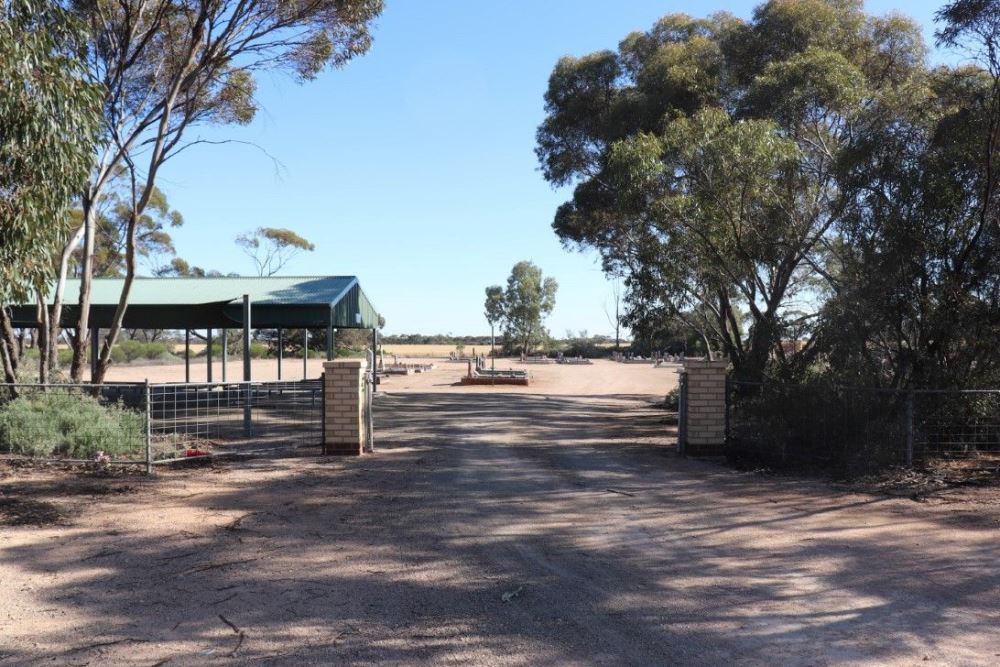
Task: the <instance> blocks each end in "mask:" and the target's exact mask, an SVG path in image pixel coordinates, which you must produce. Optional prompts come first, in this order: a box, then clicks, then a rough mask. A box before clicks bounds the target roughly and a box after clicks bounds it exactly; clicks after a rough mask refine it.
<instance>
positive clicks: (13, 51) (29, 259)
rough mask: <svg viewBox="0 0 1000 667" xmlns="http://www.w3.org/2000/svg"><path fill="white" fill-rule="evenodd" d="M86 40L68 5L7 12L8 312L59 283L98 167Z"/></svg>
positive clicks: (1, 82)
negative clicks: (72, 218) (77, 211)
mask: <svg viewBox="0 0 1000 667" xmlns="http://www.w3.org/2000/svg"><path fill="white" fill-rule="evenodd" d="M81 38H82V31H81V30H80V26H79V24H77V23H76V21H75V20H74V19H73V17H72V16H71V15H70V14H69V13H67V12H66V11H64V10H63V9H62V8H61V7H60V5H59V4H58V3H50V2H36V1H33V0H10V2H4V3H3V6H2V8H0V238H2V239H3V241H2V242H0V304H4V303H10V302H11V301H18V302H24V301H26V300H27V299H28V294H29V293H30V291H31V289H32V288H35V287H42V286H43V285H44V283H45V282H46V280H47V279H48V278H49V277H50V276H51V275H52V274H53V273H54V270H53V265H52V262H51V257H52V254H53V253H54V252H56V251H57V249H58V248H60V247H61V244H62V243H64V242H65V241H66V239H67V238H68V236H69V233H70V229H69V228H68V225H63V224H59V222H57V221H61V220H63V214H64V211H65V209H66V207H67V205H68V204H69V202H70V199H71V198H72V197H73V196H75V195H76V194H77V193H78V192H79V190H80V188H81V186H82V185H83V183H84V182H85V180H86V176H87V172H88V171H89V169H90V166H91V164H92V163H93V154H94V153H93V151H94V145H95V142H96V139H97V130H98V123H99V115H98V114H99V111H100V93H101V91H100V89H99V88H98V87H97V86H95V85H93V84H92V83H90V82H88V81H87V77H86V74H85V71H84V62H83V60H82V59H81V58H80V56H81V55H82V51H81V50H80V47H79V44H80V40H81Z"/></svg>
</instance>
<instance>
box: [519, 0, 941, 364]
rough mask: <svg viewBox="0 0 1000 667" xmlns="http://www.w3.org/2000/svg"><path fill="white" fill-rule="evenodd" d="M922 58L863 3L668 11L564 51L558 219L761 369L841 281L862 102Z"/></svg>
mask: <svg viewBox="0 0 1000 667" xmlns="http://www.w3.org/2000/svg"><path fill="white" fill-rule="evenodd" d="M924 60H925V48H924V46H923V43H922V41H921V37H920V31H919V29H918V28H917V26H915V25H914V24H913V23H912V22H910V21H908V20H905V19H902V18H900V17H896V16H890V17H875V16H869V15H867V14H865V13H864V11H863V9H862V3H861V2H860V1H854V0H773V1H771V2H768V3H765V4H763V5H761V6H759V7H758V8H757V9H756V10H755V12H754V14H753V17H752V19H751V20H750V21H746V22H745V21H742V20H739V19H737V18H734V17H732V16H730V15H727V14H717V15H714V16H712V17H710V18H706V19H695V18H691V17H688V16H684V15H670V16H667V17H665V18H663V19H662V20H661V21H659V22H658V23H657V24H656V25H655V26H654V27H653V28H652V29H651V30H650V31H648V32H645V33H635V34H632V35H629V36H627V37H626V38H625V39H624V40H623V41H622V42H621V43H620V44H619V47H618V49H617V51H603V52H599V53H594V54H590V55H587V56H583V57H580V58H563V59H562V60H560V61H559V63H558V64H557V65H556V67H555V70H554V71H553V73H552V76H551V78H550V81H549V88H548V91H547V93H546V96H545V101H546V110H547V116H546V118H545V120H544V122H543V123H542V125H541V126H540V127H539V130H538V146H537V151H536V152H537V154H538V157H539V160H540V162H541V165H542V170H543V173H544V175H545V176H546V178H547V179H548V180H549V181H550V182H551V183H553V184H555V185H566V184H574V185H575V190H574V193H573V198H572V200H570V201H568V202H567V203H565V204H564V205H562V206H561V207H560V208H559V210H558V211H557V213H556V216H555V220H554V223H553V227H554V229H555V231H556V233H557V234H558V235H559V236H560V238H561V239H562V240H563V242H564V244H566V245H569V246H578V247H584V248H596V249H597V250H598V251H599V252H600V253H601V256H602V258H603V261H604V266H605V268H606V270H608V271H609V272H621V273H623V274H624V275H625V280H626V286H627V287H628V289H629V290H633V291H638V292H640V293H641V295H642V298H641V299H633V302H639V303H646V304H650V305H651V312H655V313H666V314H668V316H670V317H676V318H678V319H679V320H680V321H683V322H685V323H686V324H688V325H689V326H691V327H692V328H693V329H694V330H699V332H700V333H702V334H704V335H706V336H707V337H708V338H710V339H711V343H712V344H715V345H719V346H721V348H722V349H723V351H724V352H725V353H727V354H728V355H729V356H730V358H731V359H732V361H733V364H734V366H735V367H736V370H737V372H738V373H739V374H740V375H743V376H747V377H760V376H761V374H763V373H764V371H765V367H766V365H767V363H768V361H769V360H770V359H772V358H778V359H780V358H782V356H783V354H784V348H783V346H782V345H781V342H782V338H783V336H785V335H786V333H787V326H786V324H787V321H788V319H789V318H790V317H793V315H792V313H795V314H794V318H795V319H796V322H797V328H798V329H801V323H802V321H803V317H804V318H805V319H806V320H811V319H813V318H814V317H815V314H816V312H817V310H818V306H819V304H820V303H821V302H822V300H823V298H824V297H825V296H826V295H828V294H829V293H831V292H832V291H833V290H835V289H836V285H835V276H834V275H833V273H831V267H833V266H835V265H836V259H835V255H834V253H835V252H836V251H837V249H838V248H839V243H838V242H837V238H838V225H839V223H840V221H841V218H842V214H843V211H842V206H843V203H842V202H843V193H842V191H841V188H840V185H839V178H838V177H839V172H838V165H839V163H840V160H841V158H842V157H843V156H844V155H845V154H847V153H848V152H849V151H850V150H851V149H852V141H853V136H854V134H853V128H854V125H855V123H856V122H857V118H858V116H859V114H861V113H862V112H864V111H865V110H866V109H868V108H869V107H871V106H873V105H879V104H882V103H887V101H888V100H891V99H893V98H894V96H896V95H899V94H900V91H901V90H905V89H906V86H907V85H908V82H909V81H910V80H911V79H912V78H913V77H914V76H919V75H921V74H922V73H923V72H924V70H925V67H924ZM803 311H807V313H806V315H804V316H803V315H802V312H803ZM691 314H697V319H698V321H697V322H695V321H693V320H692V319H691V317H690V315H691ZM744 314H745V315H746V317H745V318H742V317H741V316H742V315H744ZM637 315H641V314H637V313H632V316H633V317H635V316H637ZM742 322H745V323H746V325H745V326H746V330H743V325H742Z"/></svg>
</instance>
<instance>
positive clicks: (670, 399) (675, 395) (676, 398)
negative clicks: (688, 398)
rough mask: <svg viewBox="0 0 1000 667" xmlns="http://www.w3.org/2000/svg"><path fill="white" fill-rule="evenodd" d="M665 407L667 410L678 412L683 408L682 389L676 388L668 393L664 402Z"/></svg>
mask: <svg viewBox="0 0 1000 667" xmlns="http://www.w3.org/2000/svg"><path fill="white" fill-rule="evenodd" d="M663 406H664V407H665V408H666V409H667V410H673V411H677V410H680V407H681V388H680V387H674V388H673V389H671V390H670V391H669V392H667V397H666V400H664V402H663Z"/></svg>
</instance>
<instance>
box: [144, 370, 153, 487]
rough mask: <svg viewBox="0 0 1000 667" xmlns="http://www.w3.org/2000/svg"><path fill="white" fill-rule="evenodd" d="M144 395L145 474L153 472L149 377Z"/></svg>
mask: <svg viewBox="0 0 1000 667" xmlns="http://www.w3.org/2000/svg"><path fill="white" fill-rule="evenodd" d="M144 389H145V396H146V474H147V475H152V474H153V434H152V430H153V407H152V399H151V396H152V391H151V390H150V388H149V378H146V384H145V387H144Z"/></svg>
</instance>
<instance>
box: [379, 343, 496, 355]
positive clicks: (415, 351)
mask: <svg viewBox="0 0 1000 667" xmlns="http://www.w3.org/2000/svg"><path fill="white" fill-rule="evenodd" d="M382 348H383V350H385V354H386V355H387V356H388V355H391V354H395V355H396V356H397V357H425V358H436V357H442V358H443V357H447V356H448V353H449V352H454V351H455V346H454V345H447V344H441V345H434V344H429V345H406V344H398V345H397V344H393V343H385V344H384V345H383V346H382ZM472 348H475V349H476V352H477V353H479V354H483V353H486V352H488V351H489V349H490V346H489V345H481V344H478V343H476V344H473V343H466V344H465V354H472Z"/></svg>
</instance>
